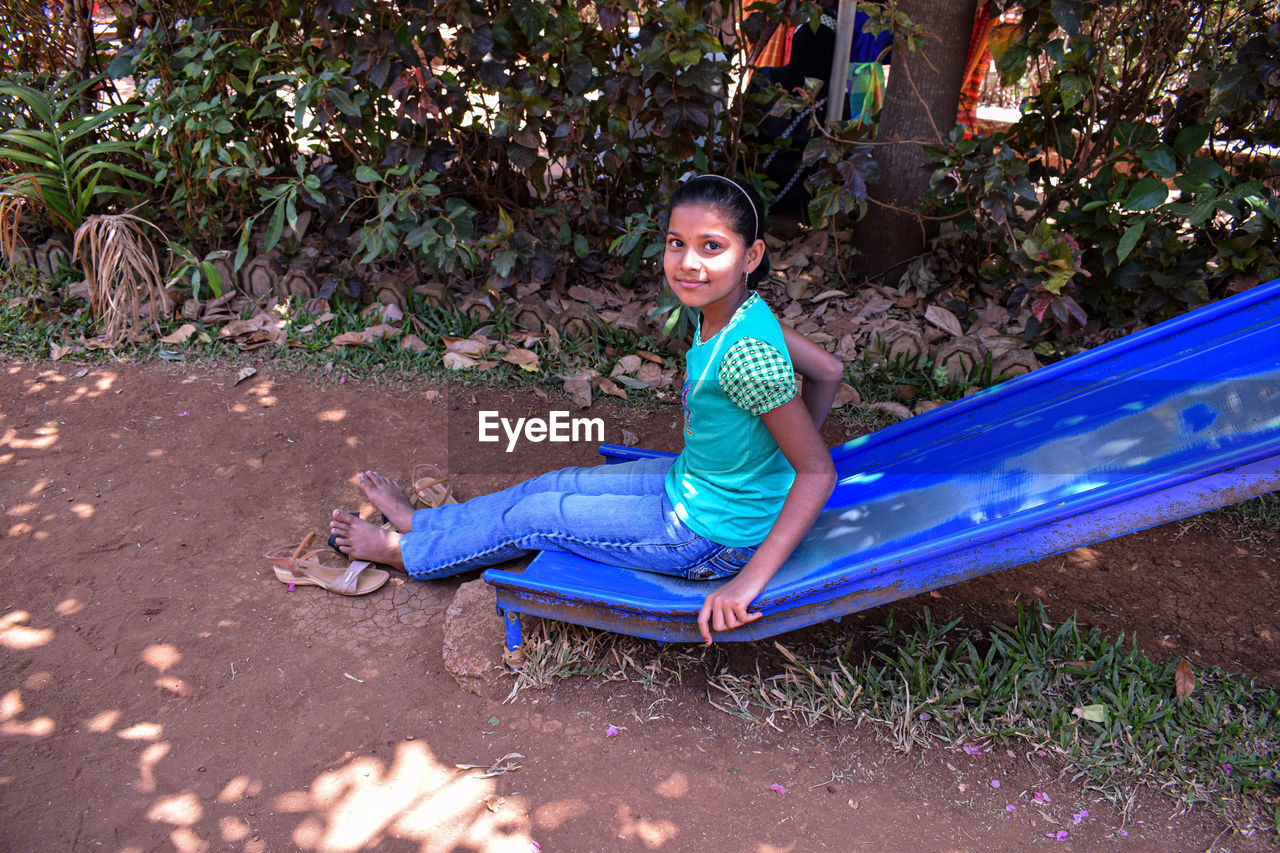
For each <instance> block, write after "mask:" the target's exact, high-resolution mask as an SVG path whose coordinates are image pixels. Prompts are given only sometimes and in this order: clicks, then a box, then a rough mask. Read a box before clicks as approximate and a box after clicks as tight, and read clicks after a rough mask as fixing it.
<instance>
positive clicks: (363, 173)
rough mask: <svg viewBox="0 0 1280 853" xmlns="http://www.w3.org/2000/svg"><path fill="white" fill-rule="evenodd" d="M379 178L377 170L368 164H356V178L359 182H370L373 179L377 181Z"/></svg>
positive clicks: (380, 177)
mask: <svg viewBox="0 0 1280 853" xmlns="http://www.w3.org/2000/svg"><path fill="white" fill-rule="evenodd" d="M381 179H382V176H381V175H379V174H378V172H377V170H375V169H372V168H370V167H369V166H363V165H361V166H356V180H357V181H359V182H360V183H362V184H372V183H373V182H374V181H379V180H381Z"/></svg>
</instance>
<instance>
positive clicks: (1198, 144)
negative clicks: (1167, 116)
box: [1173, 124, 1210, 157]
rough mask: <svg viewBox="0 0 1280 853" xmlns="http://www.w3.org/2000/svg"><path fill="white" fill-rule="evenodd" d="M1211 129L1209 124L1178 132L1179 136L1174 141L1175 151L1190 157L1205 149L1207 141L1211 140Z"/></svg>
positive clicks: (1196, 125)
mask: <svg viewBox="0 0 1280 853" xmlns="http://www.w3.org/2000/svg"><path fill="white" fill-rule="evenodd" d="M1209 129H1210V128H1209V125H1207V124H1193V125H1192V126H1191V127H1184V128H1183V129H1182V130H1180V131H1178V135H1177V136H1176V137H1175V138H1174V140H1173V150H1174V151H1177V152H1178V153H1179V154H1181V155H1182V156H1183V157H1190V156H1191V155H1193V154H1195V153H1196V152H1197V151H1199V150H1200V149H1201V148H1203V147H1204V143H1205V141H1206V140H1207V139H1208V138H1209Z"/></svg>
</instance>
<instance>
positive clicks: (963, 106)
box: [956, 0, 998, 137]
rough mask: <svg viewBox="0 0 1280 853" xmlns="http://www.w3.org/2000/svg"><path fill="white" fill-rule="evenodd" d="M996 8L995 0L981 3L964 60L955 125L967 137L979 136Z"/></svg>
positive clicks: (986, 0)
mask: <svg viewBox="0 0 1280 853" xmlns="http://www.w3.org/2000/svg"><path fill="white" fill-rule="evenodd" d="M994 6H995V4H994V3H993V2H992V0H985V2H983V3H981V4H979V6H978V11H977V13H976V14H975V15H974V17H973V32H972V33H971V34H970V36H969V53H968V55H967V56H966V58H965V61H964V78H963V79H964V83H963V84H962V85H961V87H960V107H959V109H958V110H957V111H956V123H957V124H959V125H960V126H961V127H963V128H964V135H965V137H970V136H973V135H975V133H976V130H975V128H976V127H977V124H978V116H977V109H978V97H979V96H980V95H981V94H982V81H983V80H985V79H986V77H987V69H988V68H990V67H991V50H990V47H989V45H990V40H991V31H992V29H994V28H995V25H996V24H997V23H998V18H997V17H996V15H995V14H994V11H995V10H994Z"/></svg>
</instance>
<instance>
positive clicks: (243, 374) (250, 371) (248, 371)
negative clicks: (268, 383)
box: [231, 367, 258, 385]
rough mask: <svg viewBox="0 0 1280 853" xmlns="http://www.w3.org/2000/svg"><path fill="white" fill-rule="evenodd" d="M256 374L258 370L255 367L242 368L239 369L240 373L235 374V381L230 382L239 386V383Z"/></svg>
mask: <svg viewBox="0 0 1280 853" xmlns="http://www.w3.org/2000/svg"><path fill="white" fill-rule="evenodd" d="M257 372H258V369H257V368H256V367H242V368H240V372H239V373H237V374H236V381H235V382H232V383H231V384H232V385H239V384H240V383H241V382H243V381H245V380H246V379H248V378H249V377H250V376H253V375H254V374H255V373H257Z"/></svg>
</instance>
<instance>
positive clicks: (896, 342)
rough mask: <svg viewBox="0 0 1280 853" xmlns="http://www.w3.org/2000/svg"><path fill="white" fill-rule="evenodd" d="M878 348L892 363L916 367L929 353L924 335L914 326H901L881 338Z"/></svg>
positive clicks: (890, 330)
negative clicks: (922, 357) (921, 358)
mask: <svg viewBox="0 0 1280 853" xmlns="http://www.w3.org/2000/svg"><path fill="white" fill-rule="evenodd" d="M878 343H879V346H878V347H877V348H878V349H879V350H880V352H881V353H882V354H883V355H884V357H885V359H887V360H888V361H889V362H892V363H899V362H900V363H903V364H907V365H915V364H917V363H918V362H919V360H920V357H921V356H923V355H924V354H925V353H927V352H928V351H929V348H928V346H927V345H926V344H925V340H924V335H922V334H920V330H919V329H917V328H915V327H914V326H907V325H899V326H897V327H895V328H891V329H889V330H887V331H886V332H885V333H884V334H883V335H881V336H880V340H879V342H878Z"/></svg>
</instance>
